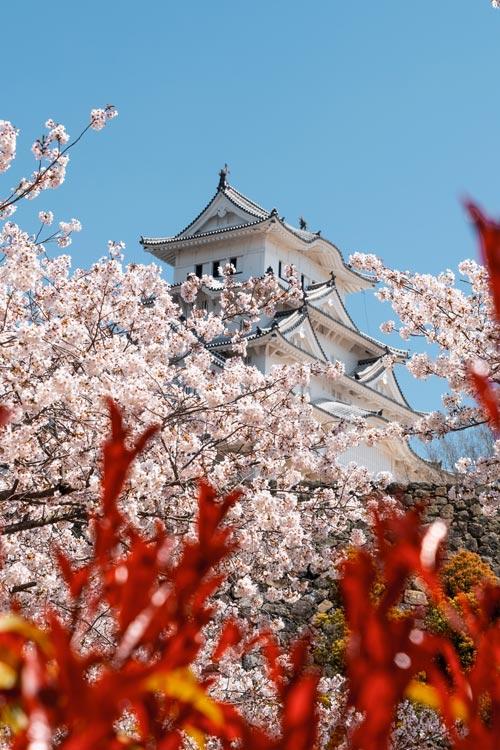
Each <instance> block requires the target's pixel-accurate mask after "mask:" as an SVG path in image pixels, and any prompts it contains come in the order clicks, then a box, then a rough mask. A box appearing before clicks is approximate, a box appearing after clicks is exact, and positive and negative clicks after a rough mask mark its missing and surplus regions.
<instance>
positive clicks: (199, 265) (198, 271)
mask: <svg viewBox="0 0 500 750" xmlns="http://www.w3.org/2000/svg"><path fill="white" fill-rule="evenodd" d="M194 272H195V274H196V275H197V277H198V278H199V279H201V277H202V276H203V263H197V264H196V265H195V267H194Z"/></svg>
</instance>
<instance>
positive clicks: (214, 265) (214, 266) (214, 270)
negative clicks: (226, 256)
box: [212, 260, 220, 278]
mask: <svg viewBox="0 0 500 750" xmlns="http://www.w3.org/2000/svg"><path fill="white" fill-rule="evenodd" d="M219 266H220V260H214V261H213V263H212V276H213V277H214V278H216V277H217V276H218V275H219Z"/></svg>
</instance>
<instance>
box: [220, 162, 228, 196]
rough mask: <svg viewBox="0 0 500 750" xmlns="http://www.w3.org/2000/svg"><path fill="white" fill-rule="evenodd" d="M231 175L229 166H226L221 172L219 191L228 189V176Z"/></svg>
mask: <svg viewBox="0 0 500 750" xmlns="http://www.w3.org/2000/svg"><path fill="white" fill-rule="evenodd" d="M228 174H229V168H228V166H227V164H224V166H223V168H222V169H221V170H220V172H219V186H218V188H217V189H218V190H224V188H226V187H227V176H228Z"/></svg>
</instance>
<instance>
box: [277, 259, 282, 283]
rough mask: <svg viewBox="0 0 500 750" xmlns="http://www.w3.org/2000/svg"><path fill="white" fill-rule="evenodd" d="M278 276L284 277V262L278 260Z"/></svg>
mask: <svg viewBox="0 0 500 750" xmlns="http://www.w3.org/2000/svg"><path fill="white" fill-rule="evenodd" d="M278 276H279V278H280V279H282V278H283V263H282V262H281V261H278Z"/></svg>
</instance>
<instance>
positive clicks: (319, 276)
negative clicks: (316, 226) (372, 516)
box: [141, 167, 436, 482]
mask: <svg viewBox="0 0 500 750" xmlns="http://www.w3.org/2000/svg"><path fill="white" fill-rule="evenodd" d="M227 175H228V170H227V167H225V168H224V169H222V170H221V171H220V173H219V183H218V186H217V190H216V192H215V195H214V196H213V197H212V199H211V200H210V201H209V202H208V204H207V205H206V207H205V208H204V209H203V210H202V211H201V213H199V214H198V215H197V216H196V218H194V219H193V221H191V223H190V224H188V226H187V227H186V228H185V229H183V230H182V231H181V232H179V233H178V234H176V235H174V236H171V237H156V238H153V237H142V238H141V244H142V245H143V247H144V250H145V251H147V252H149V253H152V254H153V255H154V256H155V257H156V258H158V259H160V260H162V261H164V262H166V263H168V264H169V265H170V266H172V267H173V269H174V278H173V288H172V291H173V293H175V289H176V286H180V284H181V283H183V282H184V281H186V278H187V277H188V275H189V274H191V273H194V274H196V275H197V276H198V277H200V278H201V277H203V276H205V275H208V276H210V277H213V279H214V281H213V284H212V283H211V284H210V285H206V286H203V288H202V297H201V299H199V301H198V302H197V304H201V305H202V306H204V307H205V308H207V309H215V308H216V306H217V296H218V293H219V292H220V289H221V287H222V285H221V283H220V281H218V280H217V277H218V275H219V268H221V267H223V266H224V265H225V264H226V263H231V264H232V265H233V266H234V268H235V274H237V277H238V278H239V279H240V280H243V279H248V278H250V277H254V278H256V277H260V276H263V275H264V274H266V273H274V274H276V275H277V276H278V278H279V279H282V278H283V277H284V269H285V267H286V266H290V265H292V264H293V265H294V267H295V269H296V272H297V274H298V275H299V277H300V280H301V283H302V288H303V300H302V303H300V306H299V307H297V305H295V306H293V305H288V306H287V305H285V306H283V309H278V310H277V311H276V313H275V314H274V316H273V317H272V318H271V319H269V318H265V319H263V320H261V321H260V322H259V324H257V325H254V326H253V328H252V330H251V331H250V332H249V333H248V336H247V339H248V348H247V355H248V356H247V361H248V362H249V363H250V364H252V365H255V366H256V367H258V368H259V369H260V370H261V371H263V372H265V373H267V372H269V370H270V369H271V367H272V366H273V365H274V364H276V363H281V364H283V363H292V362H304V363H312V362H317V361H319V362H323V363H325V362H334V361H335V360H340V361H341V362H343V364H344V366H345V374H344V375H343V376H342V377H340V379H338V380H336V381H335V382H333V383H332V382H326V380H325V379H322V378H319V377H317V378H312V379H311V383H310V386H309V390H308V397H309V399H310V402H311V404H312V405H313V407H314V410H315V413H316V416H317V418H318V419H319V420H320V421H321V422H324V423H327V422H331V421H332V420H343V421H344V422H345V423H347V425H348V423H349V422H350V421H351V422H352V421H353V420H355V419H357V418H359V417H362V418H364V419H366V420H367V421H368V424H369V425H371V426H377V425H378V426H383V425H384V424H386V423H387V422H393V421H396V422H400V423H403V424H411V423H413V422H414V421H415V420H416V419H417V418H418V416H419V414H418V413H416V412H415V411H414V410H413V409H412V408H411V406H410V405H409V404H408V402H407V400H406V398H405V397H404V395H403V393H402V392H401V389H400V387H399V384H398V381H397V379H396V377H395V375H394V372H393V369H392V367H389V368H388V367H387V366H386V364H387V358H386V355H387V354H390V355H391V358H392V359H393V361H395V362H396V363H404V361H405V360H406V359H407V357H408V352H407V351H405V350H401V349H396V348H394V347H387V346H386V345H385V344H384V343H381V342H380V341H377V340H376V339H374V338H372V337H371V336H368V335H367V334H365V333H363V332H362V331H360V330H359V328H358V327H357V325H356V324H355V323H354V321H353V320H352V318H351V317H350V315H349V313H348V311H347V308H346V306H345V300H346V297H347V295H349V294H354V293H356V292H361V291H363V290H366V289H371V288H372V287H373V285H374V281H373V279H371V278H370V277H369V276H367V275H365V274H362V273H360V272H358V271H356V270H354V269H353V268H351V267H350V266H349V265H348V264H347V263H346V262H345V261H344V259H343V257H342V253H341V252H340V250H339V249H338V248H337V247H336V246H335V245H334V244H333V243H332V242H330V241H329V240H327V239H326V238H324V237H321V235H320V233H319V232H310V231H309V230H308V229H307V226H306V222H305V221H304V220H303V219H302V218H301V219H300V220H299V224H300V225H299V227H295V226H292V225H291V224H289V223H288V222H286V221H285V220H284V218H282V217H280V216H279V214H278V211H277V210H276V209H274V208H273V209H272V210H271V211H268V210H267V209H265V208H262V206H260V205H258V204H257V203H255V202H254V201H253V200H251V199H250V198H247V197H246V196H245V195H243V194H242V193H240V192H239V191H238V190H236V188H234V187H233V186H232V185H230V184H229V182H228V180H227ZM283 285H284V286H286V282H285V281H283ZM209 346H210V348H211V349H212V350H213V351H214V352H217V354H218V355H220V356H221V357H224V355H226V356H229V355H230V352H231V349H230V342H229V339H218V340H216V341H214V342H212V343H211V344H210V345H209ZM221 361H222V360H221ZM339 460H340V461H341V463H343V464H347V463H349V462H350V461H355V462H356V463H358V464H362V465H364V466H366V467H367V468H368V469H369V470H370V471H373V472H378V471H390V472H391V473H392V474H393V476H394V478H395V479H396V480H398V481H402V482H407V481H415V480H418V481H423V480H426V479H427V480H432V479H435V478H436V471H435V470H434V469H433V467H432V466H431V465H430V464H428V463H427V462H425V461H423V460H422V459H421V458H420V457H418V456H417V455H416V454H415V453H414V451H413V450H412V449H411V448H410V446H409V445H408V444H407V443H406V442H404V441H397V442H396V441H390V442H389V441H388V442H386V443H380V444H378V445H376V446H368V445H359V446H357V447H356V448H353V449H350V450H349V451H346V452H345V453H344V454H342V455H341V457H340V458H339Z"/></svg>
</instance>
